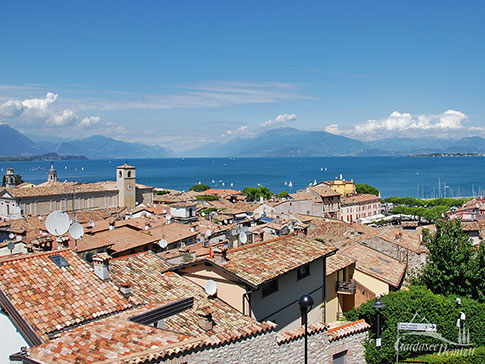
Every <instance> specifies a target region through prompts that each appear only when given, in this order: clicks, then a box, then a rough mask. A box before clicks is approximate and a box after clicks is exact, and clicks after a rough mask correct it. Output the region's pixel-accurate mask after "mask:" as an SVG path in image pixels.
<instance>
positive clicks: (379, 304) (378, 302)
mask: <svg viewBox="0 0 485 364" xmlns="http://www.w3.org/2000/svg"><path fill="white" fill-rule="evenodd" d="M371 307H372V308H375V309H376V310H377V332H376V334H377V335H376V347H377V348H378V349H379V348H380V347H381V313H380V310H381V309H382V308H384V307H386V305H385V304H384V303H383V302H382V301H381V297H380V296H377V298H376V300H375V301H374V303H373V304H372V306H371Z"/></svg>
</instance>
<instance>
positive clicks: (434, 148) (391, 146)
mask: <svg viewBox="0 0 485 364" xmlns="http://www.w3.org/2000/svg"><path fill="white" fill-rule="evenodd" d="M456 142H457V139H443V138H437V137H421V138H385V139H378V140H373V141H368V142H366V144H367V145H368V146H369V149H371V150H377V151H379V153H380V155H386V154H390V155H407V154H415V153H434V152H441V151H444V150H445V148H447V147H449V146H451V145H453V144H454V143H456Z"/></svg>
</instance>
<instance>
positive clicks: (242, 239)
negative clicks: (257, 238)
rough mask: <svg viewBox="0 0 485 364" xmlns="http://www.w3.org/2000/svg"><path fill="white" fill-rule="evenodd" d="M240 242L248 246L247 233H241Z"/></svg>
mask: <svg viewBox="0 0 485 364" xmlns="http://www.w3.org/2000/svg"><path fill="white" fill-rule="evenodd" d="M239 241H240V242H241V243H242V244H246V243H247V242H248V236H247V235H246V233H245V232H244V231H241V232H240V233H239Z"/></svg>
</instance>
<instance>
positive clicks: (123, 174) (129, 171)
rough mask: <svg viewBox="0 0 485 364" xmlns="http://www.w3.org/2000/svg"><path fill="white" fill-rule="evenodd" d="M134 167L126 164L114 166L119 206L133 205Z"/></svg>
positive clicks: (130, 206)
mask: <svg viewBox="0 0 485 364" xmlns="http://www.w3.org/2000/svg"><path fill="white" fill-rule="evenodd" d="M135 169H136V168H135V167H133V166H130V165H128V164H126V163H125V164H123V165H122V166H119V167H116V187H118V205H119V207H129V208H133V207H135V203H136V187H135Z"/></svg>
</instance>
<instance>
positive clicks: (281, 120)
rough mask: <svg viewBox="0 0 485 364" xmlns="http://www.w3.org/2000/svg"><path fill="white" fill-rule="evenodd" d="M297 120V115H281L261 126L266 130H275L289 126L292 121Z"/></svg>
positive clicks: (264, 122)
mask: <svg viewBox="0 0 485 364" xmlns="http://www.w3.org/2000/svg"><path fill="white" fill-rule="evenodd" d="M294 120H296V114H281V115H278V116H277V117H275V118H274V119H273V120H268V121H263V122H262V123H261V124H259V125H261V126H262V127H264V128H275V127H279V126H283V125H286V124H288V123H289V122H290V121H294Z"/></svg>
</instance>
